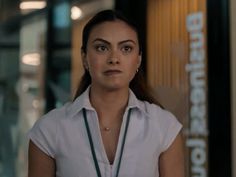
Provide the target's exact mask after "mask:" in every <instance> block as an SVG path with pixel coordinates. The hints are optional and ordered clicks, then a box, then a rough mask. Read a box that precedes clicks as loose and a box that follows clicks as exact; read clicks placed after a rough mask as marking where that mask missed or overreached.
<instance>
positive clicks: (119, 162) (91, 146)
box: [83, 108, 131, 177]
mask: <svg viewBox="0 0 236 177" xmlns="http://www.w3.org/2000/svg"><path fill="white" fill-rule="evenodd" d="M130 114H131V109H129V112H128V115H127V120H126V124H125V132H124V136H123V139H122V144H121V152H120V157H119V161H118V167H117V171H116V177H118V175H119V171H120V165H121V159H122V155H123V151H124V146H125V140H126V136H127V131H128V127H129V122H130ZM83 116H84V123H85V126H86V130H87V134H88V139H89V143H90V148H91V152H92V156H93V161H94V165H95V168H96V172H97V176H98V177H102V175H101V171H100V168H99V165H98V160H97V156H96V153H95V150H94V145H93V140H92V136H91V132H90V129H89V124H88V120H87V115H86V110H85V108H83Z"/></svg>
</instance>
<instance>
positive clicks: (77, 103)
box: [68, 86, 147, 116]
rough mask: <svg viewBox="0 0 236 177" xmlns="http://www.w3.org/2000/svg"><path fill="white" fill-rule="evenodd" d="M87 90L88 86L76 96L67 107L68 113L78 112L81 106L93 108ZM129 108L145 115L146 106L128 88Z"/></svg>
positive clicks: (88, 108) (72, 114)
mask: <svg viewBox="0 0 236 177" xmlns="http://www.w3.org/2000/svg"><path fill="white" fill-rule="evenodd" d="M89 91H90V86H88V88H87V89H86V90H85V91H84V92H83V93H82V94H81V95H80V96H79V97H78V98H76V99H75V100H74V101H73V102H72V104H71V105H70V107H69V110H68V114H69V115H71V116H74V115H76V114H77V113H78V112H80V111H81V110H82V109H83V108H85V109H87V110H93V111H94V110H95V109H94V108H93V107H92V105H91V102H90V100H89ZM130 108H135V109H138V110H139V111H141V112H142V113H144V114H145V115H147V111H146V107H145V104H144V103H143V101H140V100H138V98H137V97H136V96H135V94H134V93H133V91H132V90H131V89H129V101H128V106H127V109H130Z"/></svg>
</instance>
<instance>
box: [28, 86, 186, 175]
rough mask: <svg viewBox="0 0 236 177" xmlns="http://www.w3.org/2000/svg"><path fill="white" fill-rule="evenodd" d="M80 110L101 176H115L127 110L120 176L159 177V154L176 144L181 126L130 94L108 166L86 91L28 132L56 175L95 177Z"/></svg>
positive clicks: (170, 115)
mask: <svg viewBox="0 0 236 177" xmlns="http://www.w3.org/2000/svg"><path fill="white" fill-rule="evenodd" d="M83 108H85V109H86V112H87V118H88V124H89V127H90V131H91V135H92V139H93V143H94V148H95V153H96V156H97V160H98V164H99V168H100V171H101V175H102V177H115V173H116V169H117V165H118V158H119V155H120V149H121V141H122V137H123V134H124V126H125V122H126V119H127V113H128V110H129V109H132V111H131V117H130V124H129V128H128V132H127V138H126V142H125V146H124V152H123V157H122V161H121V166H120V172H119V177H159V171H158V160H159V156H160V154H161V153H162V152H164V151H165V150H167V149H168V147H169V146H170V145H171V143H172V142H173V141H174V139H175V137H176V136H177V134H178V133H179V131H180V129H181V127H182V125H181V124H180V123H179V122H178V121H177V119H176V118H175V117H174V116H173V115H172V114H171V113H170V112H168V111H165V110H163V109H161V108H160V107H159V106H157V105H155V104H150V103H148V102H146V101H140V100H138V99H137V98H136V96H135V95H134V93H133V92H132V91H131V90H130V93H129V102H128V106H127V108H126V111H125V113H124V116H123V122H122V125H121V130H120V135H119V140H118V147H117V152H116V155H115V160H114V163H113V165H110V163H109V160H108V158H107V155H106V152H105V148H104V145H103V142H102V137H101V133H100V128H99V122H98V117H97V113H96V111H95V109H94V108H93V107H92V106H91V103H90V100H89V87H88V89H87V90H86V91H85V92H84V93H83V94H82V95H80V96H79V97H78V98H77V99H76V100H75V101H74V102H71V103H67V104H66V105H64V106H63V107H61V108H57V109H54V110H52V111H50V112H49V113H47V114H46V115H44V116H43V117H42V118H40V119H39V120H38V121H37V122H36V123H35V125H34V127H33V128H32V129H31V130H30V131H29V132H28V136H29V138H30V139H31V140H32V141H33V142H34V144H35V145H36V146H37V147H38V148H40V149H41V150H42V151H43V152H44V153H46V154H47V155H48V156H50V157H52V158H54V159H55V160H56V176H57V177H97V173H96V170H95V166H94V161H93V158H92V153H91V149H90V145H89V140H88V135H87V131H86V127H85V123H84V119H83V113H82V109H83Z"/></svg>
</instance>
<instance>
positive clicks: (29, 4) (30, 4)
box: [20, 1, 47, 10]
mask: <svg viewBox="0 0 236 177" xmlns="http://www.w3.org/2000/svg"><path fill="white" fill-rule="evenodd" d="M46 5H47V4H46V2H45V1H25V2H21V3H20V9H21V10H28V9H43V8H44V7H46Z"/></svg>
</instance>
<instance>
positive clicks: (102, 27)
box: [29, 10, 184, 177]
mask: <svg viewBox="0 0 236 177" xmlns="http://www.w3.org/2000/svg"><path fill="white" fill-rule="evenodd" d="M141 53H142V52H141V45H140V39H139V34H138V31H137V28H136V27H135V25H134V24H133V23H131V22H129V21H128V20H127V19H126V18H125V17H124V16H122V15H121V14H119V13H118V12H115V11H112V10H106V11H102V12H100V13H98V14H97V15H95V16H94V17H93V18H92V19H91V20H90V21H89V22H88V23H87V25H86V26H85V28H84V30H83V46H82V48H81V55H82V60H83V65H84V68H85V73H84V76H83V78H82V81H81V83H80V87H79V88H78V91H77V94H76V97H75V100H74V101H73V102H71V103H68V104H66V105H65V106H63V107H62V108H59V109H55V110H53V111H51V112H49V113H48V114H46V115H45V116H44V117H43V118H41V119H39V121H37V122H36V124H35V125H34V127H33V128H32V129H31V130H30V132H29V137H30V143H29V177H55V176H57V177H105V176H106V177H107V176H109V177H118V176H119V177H158V176H160V177H184V170H183V169H184V167H183V166H184V165H183V150H182V142H181V136H180V129H181V127H182V126H181V124H180V123H179V122H178V121H177V120H176V118H175V117H174V116H173V115H172V114H171V113H169V112H167V111H165V110H163V109H162V108H161V107H160V106H158V103H156V102H155V100H154V99H153V98H152V97H151V96H150V95H149V94H148V92H147V90H146V89H145V87H144V82H143V80H142V79H141V74H140V71H139V67H140V64H141ZM154 103H156V104H154Z"/></svg>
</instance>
